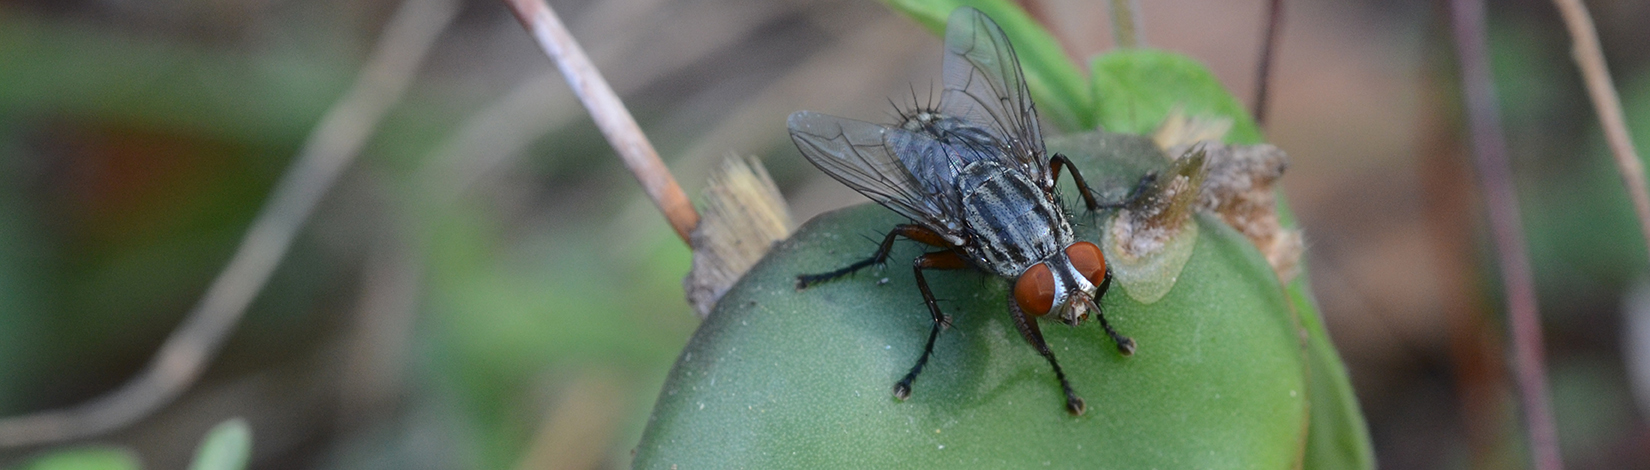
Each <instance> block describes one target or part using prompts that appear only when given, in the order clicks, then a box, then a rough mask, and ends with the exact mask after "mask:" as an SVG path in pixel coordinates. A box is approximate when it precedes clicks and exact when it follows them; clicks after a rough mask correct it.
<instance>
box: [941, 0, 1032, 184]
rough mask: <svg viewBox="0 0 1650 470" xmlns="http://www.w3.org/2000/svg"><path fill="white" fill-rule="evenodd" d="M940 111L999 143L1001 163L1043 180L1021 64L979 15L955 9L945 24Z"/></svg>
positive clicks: (1004, 38)
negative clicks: (943, 82) (980, 130)
mask: <svg viewBox="0 0 1650 470" xmlns="http://www.w3.org/2000/svg"><path fill="white" fill-rule="evenodd" d="M939 108H940V109H939V111H940V113H941V114H946V115H950V116H954V117H957V118H959V119H962V120H964V121H966V122H968V123H970V124H973V125H976V126H980V127H982V128H984V129H986V130H987V131H989V132H990V133H991V134H992V135H993V137H995V138H997V139H999V140H1000V141H1002V142H1003V147H1004V149H1005V150H1007V151H1006V152H1004V153H1005V155H1003V157H1002V158H1003V159H1004V160H1006V162H1005V163H1009V164H1011V165H1014V166H1016V167H1018V168H1021V169H1023V170H1025V171H1026V173H1028V174H1030V175H1032V176H1033V177H1035V178H1036V179H1037V180H1038V181H1043V180H1045V179H1047V178H1048V176H1049V172H1048V171H1047V168H1048V161H1047V160H1045V159H1044V158H1043V133H1042V130H1041V129H1040V128H1039V127H1038V124H1037V109H1036V107H1035V106H1034V105H1033V104H1032V102H1031V93H1030V92H1029V91H1028V90H1026V80H1025V75H1024V74H1023V73H1021V72H1020V60H1019V59H1018V58H1017V57H1016V56H1015V55H1014V47H1013V46H1011V45H1009V43H1008V36H1006V35H1004V34H1003V30H1002V28H999V27H997V23H996V22H995V21H992V20H991V18H990V17H987V16H985V13H981V12H980V11H979V10H975V9H973V8H969V7H962V8H958V9H957V11H955V12H952V13H951V18H950V20H948V21H947V22H946V25H945V91H944V92H943V93H941V94H940V106H939ZM1052 183H1053V181H1047V184H1050V185H1052Z"/></svg>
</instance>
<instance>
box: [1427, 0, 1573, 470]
mask: <svg viewBox="0 0 1650 470" xmlns="http://www.w3.org/2000/svg"><path fill="white" fill-rule="evenodd" d="M1450 12H1451V15H1450V16H1451V23H1452V26H1453V28H1452V29H1453V31H1454V36H1455V48H1456V55H1457V57H1456V60H1457V61H1459V62H1460V64H1461V88H1462V91H1463V92H1464V94H1465V97H1466V102H1467V103H1466V104H1467V120H1468V125H1469V129H1470V131H1471V134H1472V150H1473V157H1474V158H1473V161H1474V163H1475V165H1476V166H1477V169H1478V179H1479V184H1480V185H1481V188H1480V189H1481V190H1482V191H1484V204H1485V206H1487V208H1488V211H1489V216H1490V232H1491V234H1492V236H1493V238H1494V240H1495V251H1496V255H1497V257H1498V258H1499V260H1500V265H1501V270H1500V271H1501V283H1502V287H1503V289H1504V291H1505V292H1506V296H1507V299H1506V301H1507V311H1508V312H1507V317H1508V320H1509V322H1510V323H1511V326H1512V342H1513V360H1514V367H1515V371H1516V372H1515V373H1516V376H1517V380H1516V381H1517V384H1518V389H1519V395H1520V398H1521V399H1522V402H1523V408H1524V424H1525V428H1526V431H1527V432H1528V434H1529V442H1530V455H1531V457H1532V459H1533V460H1534V467H1535V468H1536V469H1537V470H1558V469H1560V468H1563V466H1564V463H1563V461H1562V460H1561V459H1560V457H1559V452H1558V433H1557V432H1556V431H1555V430H1554V424H1553V415H1552V410H1551V408H1550V403H1551V402H1550V401H1549V399H1548V397H1547V370H1546V369H1547V367H1546V363H1545V362H1546V361H1545V359H1544V358H1543V354H1544V353H1543V351H1542V344H1541V318H1540V314H1539V312H1537V310H1536V298H1535V281H1534V280H1532V278H1531V274H1530V260H1529V255H1528V253H1527V252H1526V251H1525V242H1524V232H1523V225H1524V224H1523V222H1522V220H1520V216H1519V214H1518V195H1517V194H1516V192H1515V190H1514V188H1513V177H1512V167H1511V164H1510V163H1509V162H1508V160H1507V143H1506V138H1505V137H1504V136H1503V135H1502V133H1501V117H1500V109H1499V106H1498V105H1497V104H1496V101H1495V82H1494V80H1493V79H1492V77H1491V76H1490V64H1489V51H1488V46H1487V44H1486V43H1487V40H1486V39H1485V38H1486V33H1485V27H1484V3H1483V1H1482V0H1451V1H1450Z"/></svg>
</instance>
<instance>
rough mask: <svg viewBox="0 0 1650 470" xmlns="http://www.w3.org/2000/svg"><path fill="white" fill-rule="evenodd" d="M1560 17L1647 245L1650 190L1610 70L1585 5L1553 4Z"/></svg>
mask: <svg viewBox="0 0 1650 470" xmlns="http://www.w3.org/2000/svg"><path fill="white" fill-rule="evenodd" d="M1553 4H1554V5H1556V6H1558V12H1559V14H1560V15H1562V16H1563V17H1564V26H1565V27H1567V28H1568V29H1569V30H1570V39H1571V40H1572V41H1575V50H1573V51H1571V53H1572V54H1574V55H1575V59H1576V66H1577V67H1580V68H1581V77H1582V79H1583V80H1584V81H1585V82H1586V83H1587V95H1588V96H1590V97H1592V99H1593V109H1595V110H1597V111H1598V121H1599V123H1600V124H1602V125H1603V126H1604V139H1605V140H1606V141H1608V142H1609V143H1610V154H1611V155H1614V156H1615V158H1616V170H1617V171H1619V172H1620V173H1621V182H1622V184H1626V185H1627V194H1628V195H1630V196H1632V199H1633V211H1634V212H1635V213H1637V214H1638V217H1639V231H1640V232H1641V233H1642V234H1643V235H1644V240H1645V243H1646V244H1647V245H1650V189H1647V188H1646V187H1645V181H1644V164H1643V163H1641V162H1640V161H1639V154H1638V151H1637V150H1634V148H1633V137H1632V135H1631V134H1629V133H1628V132H1627V119H1626V118H1624V117H1622V112H1621V98H1620V97H1618V96H1616V85H1615V83H1613V82H1612V81H1611V80H1610V69H1609V68H1608V67H1606V66H1605V63H1604V51H1603V50H1602V49H1601V48H1600V47H1599V44H1598V30H1596V29H1594V28H1593V17H1592V15H1589V14H1587V5H1584V4H1582V3H1581V0H1553Z"/></svg>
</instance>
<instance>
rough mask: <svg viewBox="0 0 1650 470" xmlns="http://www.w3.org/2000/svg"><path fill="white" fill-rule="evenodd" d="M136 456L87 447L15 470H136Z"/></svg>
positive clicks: (61, 452) (121, 449) (59, 452)
mask: <svg viewBox="0 0 1650 470" xmlns="http://www.w3.org/2000/svg"><path fill="white" fill-rule="evenodd" d="M140 468H143V466H142V465H140V464H138V459H137V456H136V455H134V454H132V451H131V450H130V449H126V448H124V447H105V446H89V447H76V448H69V449H61V450H56V451H52V453H50V454H46V455H44V456H41V457H38V458H35V459H34V460H30V461H29V462H28V463H25V464H23V465H21V466H18V467H15V469H16V470H138V469H140Z"/></svg>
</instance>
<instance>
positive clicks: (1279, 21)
mask: <svg viewBox="0 0 1650 470" xmlns="http://www.w3.org/2000/svg"><path fill="white" fill-rule="evenodd" d="M1267 3H1269V6H1268V7H1267V10H1266V36H1265V37H1264V38H1262V39H1261V45H1260V64H1258V65H1256V67H1255V104H1254V106H1255V109H1254V113H1253V114H1254V115H1255V125H1256V126H1260V127H1265V126H1266V88H1267V84H1268V83H1270V82H1271V80H1269V78H1271V76H1272V52H1273V51H1274V50H1276V49H1277V46H1278V30H1279V29H1282V28H1283V0H1270V1H1268V2H1267Z"/></svg>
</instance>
